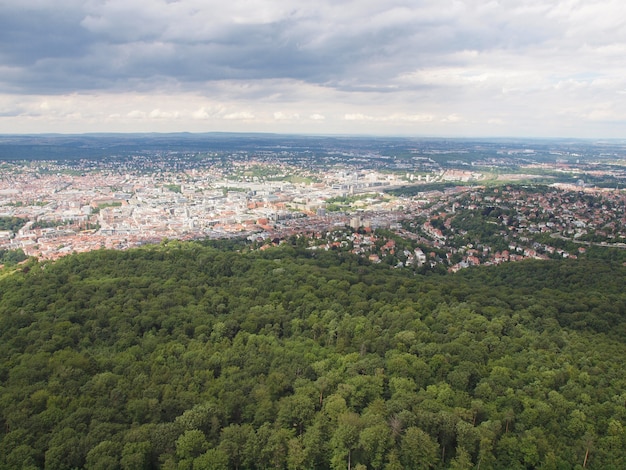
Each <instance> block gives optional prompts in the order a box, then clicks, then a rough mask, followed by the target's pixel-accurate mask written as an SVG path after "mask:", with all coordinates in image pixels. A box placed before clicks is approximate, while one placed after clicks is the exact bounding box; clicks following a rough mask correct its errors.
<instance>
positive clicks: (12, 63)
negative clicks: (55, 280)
mask: <svg viewBox="0 0 626 470" xmlns="http://www.w3.org/2000/svg"><path fill="white" fill-rule="evenodd" d="M621 8H622V7H621V5H620V3H618V2H617V1H609V0H601V1H597V2H593V3H591V2H582V1H575V0H571V1H552V2H540V1H536V0H523V1H520V2H515V3H514V4H506V3H505V2H497V1H492V2H485V1H467V0H466V1H454V2H453V1H444V2H434V1H418V2H406V1H401V0H394V1H391V2H384V4H381V3H379V2H370V1H367V2H363V1H360V2H354V1H353V2H351V1H344V2H330V1H326V0H324V1H321V2H316V3H315V4H310V3H305V2H302V1H297V0H289V1H285V2H280V3H274V2H267V1H258V0H251V1H245V2H244V1H236V2H231V3H230V4H223V3H217V2H214V1H199V0H180V1H158V2H155V1H147V0H125V1H119V0H111V1H90V0H62V1H58V2H54V3H49V4H48V3H47V2H41V1H36V0H25V1H22V2H20V3H19V4H18V3H17V2H14V3H11V4H9V2H3V6H2V12H3V13H2V15H1V16H0V25H1V28H0V31H2V33H0V38H1V39H0V44H2V49H1V51H0V70H1V71H2V73H1V74H0V77H2V78H0V133H46V132H59V133H83V132H181V131H189V132H212V131H221V132H278V133H296V134H363V135H412V136H459V137H481V136H493V137H499V136H512V137H515V136H519V137H586V138H623V137H624V135H623V132H622V129H623V128H624V123H625V121H626V111H624V109H626V106H624V105H625V104H626V78H625V77H626V74H624V66H623V65H621V64H622V61H621V60H620V59H621V57H622V56H623V52H624V49H626V28H624V27H623V26H624V21H625V20H624V18H623V15H621Z"/></svg>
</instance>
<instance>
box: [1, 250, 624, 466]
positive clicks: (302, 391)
mask: <svg viewBox="0 0 626 470" xmlns="http://www.w3.org/2000/svg"><path fill="white" fill-rule="evenodd" d="M236 248H241V247H236ZM625 282H626V268H624V267H623V266H621V265H612V264H611V263H610V262H599V261H584V260H579V261H576V262H572V261H543V262H532V261H531V262H521V263H516V264H505V265H501V266H497V267H490V268H479V269H472V270H466V271H463V272H461V273H458V274H455V275H441V276H440V275H429V276H419V275H418V276H416V275H414V274H410V273H408V272H406V271H402V270H391V269H389V268H384V267H382V266H381V265H370V264H369V263H368V262H367V261H365V260H363V259H360V258H356V257H352V256H350V255H347V254H341V253H335V252H311V251H307V250H302V249H298V248H296V247H292V246H286V245H283V246H281V247H277V248H272V249H269V250H266V251H264V252H250V251H244V252H236V251H234V249H232V248H231V249H227V248H225V247H222V248H220V247H217V248H216V247H210V246H206V245H205V244H203V243H199V242H196V243H181V242H169V243H163V244H161V245H158V246H151V247H146V248H142V249H136V250H130V251H125V252H119V251H106V250H99V251H94V252H90V253H85V254H79V255H72V256H68V257H66V258H63V259H61V260H59V261H57V262H45V263H37V262H33V261H31V262H29V263H27V264H23V265H21V266H20V268H19V269H18V270H17V271H15V272H14V273H12V274H10V275H5V276H4V277H2V278H0V361H1V362H0V469H14V468H44V467H45V468H50V469H66V468H89V469H100V468H102V469H105V468H106V469H115V468H122V469H131V468H133V469H135V468H164V469H170V468H185V469H205V468H206V469H230V468H232V469H248V468H250V469H256V468H258V469H261V468H281V469H282V468H289V469H300V468H302V469H304V468H319V469H330V468H333V469H335V468H337V469H339V468H355V469H356V468H361V469H364V468H368V469H396V468H397V469H400V468H415V469H417V468H455V469H462V468H467V469H470V468H478V467H479V466H480V468H495V469H527V468H583V467H584V468H597V469H608V468H624V466H625V465H626V434H625V432H624V426H626V407H625V406H624V404H625V400H626V379H625V378H624V364H625V363H626V343H625V340H624V338H626V322H625V320H626V317H625V314H626V292H624V290H623V286H624V285H625Z"/></svg>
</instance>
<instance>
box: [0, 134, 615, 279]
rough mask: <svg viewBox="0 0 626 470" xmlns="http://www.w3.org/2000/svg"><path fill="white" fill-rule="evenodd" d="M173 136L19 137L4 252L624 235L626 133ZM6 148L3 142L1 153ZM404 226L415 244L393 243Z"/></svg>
mask: <svg viewBox="0 0 626 470" xmlns="http://www.w3.org/2000/svg"><path fill="white" fill-rule="evenodd" d="M171 139H173V141H175V142H177V145H178V147H179V149H176V150H169V151H167V150H166V151H157V150H153V149H148V150H142V151H138V150H136V149H135V148H130V149H128V150H126V153H122V154H116V155H109V156H108V157H101V156H94V155H93V149H94V148H96V147H97V148H99V149H100V148H104V147H106V146H107V145H112V141H114V140H115V139H114V138H113V137H107V138H105V137H100V138H95V140H94V141H93V142H92V145H90V146H86V147H85V146H84V145H83V146H81V147H80V148H83V149H85V148H86V150H84V153H83V154H81V151H80V149H77V148H76V145H71V144H68V143H67V142H66V140H67V138H56V139H55V138H50V137H49V138H47V139H46V143H47V145H49V144H50V143H53V144H56V145H59V147H60V148H64V149H65V154H66V155H68V156H69V157H66V158H65V159H57V160H49V159H41V158H30V159H28V158H26V156H27V155H37V152H36V151H33V150H32V149H33V148H35V145H33V142H34V143H35V144H36V145H41V143H40V142H39V141H38V140H37V139H32V140H27V139H25V138H23V137H21V138H20V139H18V145H15V142H14V141H12V144H13V147H11V149H12V150H13V151H15V149H16V148H17V149H18V150H19V152H16V153H18V154H19V158H14V159H6V160H5V162H4V163H3V165H2V170H3V171H2V177H1V179H0V217H2V218H5V219H11V218H16V219H18V220H19V221H21V223H18V225H16V226H15V227H14V229H13V230H10V229H6V230H3V231H0V249H1V250H7V251H14V250H21V252H23V253H24V255H25V256H26V257H31V256H32V257H36V258H40V259H56V258H59V257H62V256H65V255H67V254H71V253H78V252H85V251H91V250H96V249H101V248H112V249H126V248H131V247H137V246H141V245H145V244H151V243H152V244H154V243H161V242H163V241H164V240H173V239H176V240H197V239H224V238H231V239H232V238H241V239H247V240H248V241H249V242H251V243H253V244H254V246H257V247H263V246H265V247H267V246H269V245H271V244H278V243H281V242H285V240H287V239H289V238H290V237H293V236H303V237H307V239H308V241H307V244H309V245H310V248H311V249H322V248H325V249H329V248H333V249H346V248H348V247H349V250H350V251H352V252H353V253H355V254H359V255H362V256H364V257H367V258H368V259H370V260H371V261H372V262H375V263H378V262H382V261H385V262H388V263H390V264H392V265H393V266H395V267H401V266H404V267H407V266H414V267H415V266H419V267H423V266H425V265H426V266H428V267H430V268H435V267H437V266H438V265H439V267H441V266H444V267H445V268H446V269H449V270H458V269H461V268H464V267H468V266H473V265H478V264H497V263H501V262H504V261H516V260H521V259H526V258H548V257H554V256H558V257H576V256H577V255H578V254H580V253H584V252H585V250H586V247H588V246H593V245H595V246H610V247H617V248H623V247H624V242H625V237H626V219H625V213H624V207H625V199H626V196H625V194H624V191H623V190H620V184H622V187H623V181H625V180H626V166H622V165H621V161H623V160H621V158H623V156H624V155H625V153H624V152H625V151H626V150H625V149H626V146H621V144H619V143H613V144H612V146H609V145H608V144H606V143H603V144H601V145H597V144H595V145H594V144H591V143H588V142H584V141H579V142H575V143H574V144H572V143H571V142H568V143H563V142H532V141H530V142H519V141H518V142H505V141H494V142H483V141H480V142H475V141H463V140H458V141H454V140H453V141H447V142H446V141H441V140H430V141H426V140H421V141H420V140H417V139H413V140H410V139H387V140H385V139H377V140H376V141H373V140H371V139H358V138H353V139H347V138H346V139H344V140H343V141H341V142H337V141H336V140H335V139H324V138H317V139H314V140H313V141H312V142H311V141H306V140H303V141H301V142H299V143H297V145H295V144H294V138H289V137H281V136H273V137H265V138H264V141H263V143H262V144H259V142H258V139H259V137H258V136H256V137H254V138H251V137H249V138H247V139H246V138H245V136H242V138H241V139H240V140H237V139H236V138H235V136H229V140H228V141H227V142H224V138H223V137H222V139H221V140H219V142H218V143H219V145H218V143H216V139H215V138H207V139H206V142H202V146H203V147H202V148H199V147H198V146H199V145H200V144H199V142H197V141H194V142H191V143H190V142H186V141H185V139H180V138H178V137H175V136H172V137H171ZM303 139H304V138H303ZM138 142H140V143H139V144H137V145H139V146H143V147H144V148H145V147H146V146H147V145H146V144H150V145H155V142H153V140H152V139H151V138H145V137H141V138H140V137H138ZM95 143H98V145H95ZM255 144H256V145H259V149H257V150H255V147H254V145H255ZM169 145H170V146H172V145H171V142H169ZM185 145H188V146H189V148H188V149H186V148H185ZM29 149H30V150H29ZM8 151H10V150H7V149H6V147H5V148H2V147H1V146H0V152H4V154H5V158H6V154H7V153H6V152H8ZM29 151H31V153H30V154H29V153H28V152H29ZM20 152H22V153H20ZM472 219H474V220H473V223H472ZM381 230H382V231H383V233H384V235H383V234H381V233H380V231H381ZM359 232H361V233H359ZM394 239H395V240H394ZM398 239H401V240H405V241H406V243H399V245H402V247H398V248H396V247H395V244H396V243H397V241H398ZM566 242H569V244H568V243H566ZM572 243H576V246H574V247H573V245H572ZM572 248H575V249H572Z"/></svg>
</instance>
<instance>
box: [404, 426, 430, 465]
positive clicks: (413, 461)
mask: <svg viewBox="0 0 626 470" xmlns="http://www.w3.org/2000/svg"><path fill="white" fill-rule="evenodd" d="M438 455H439V446H438V445H437V442H436V441H435V440H434V439H433V438H432V437H430V436H429V435H428V434H426V433H425V432H424V431H422V430H421V429H420V428H416V427H413V426H412V427H409V428H407V430H406V432H405V433H404V436H403V437H402V441H401V444H400V461H401V462H402V465H404V468H412V469H416V470H421V469H424V470H426V469H429V468H434V467H435V466H436V465H437V461H438Z"/></svg>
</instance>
